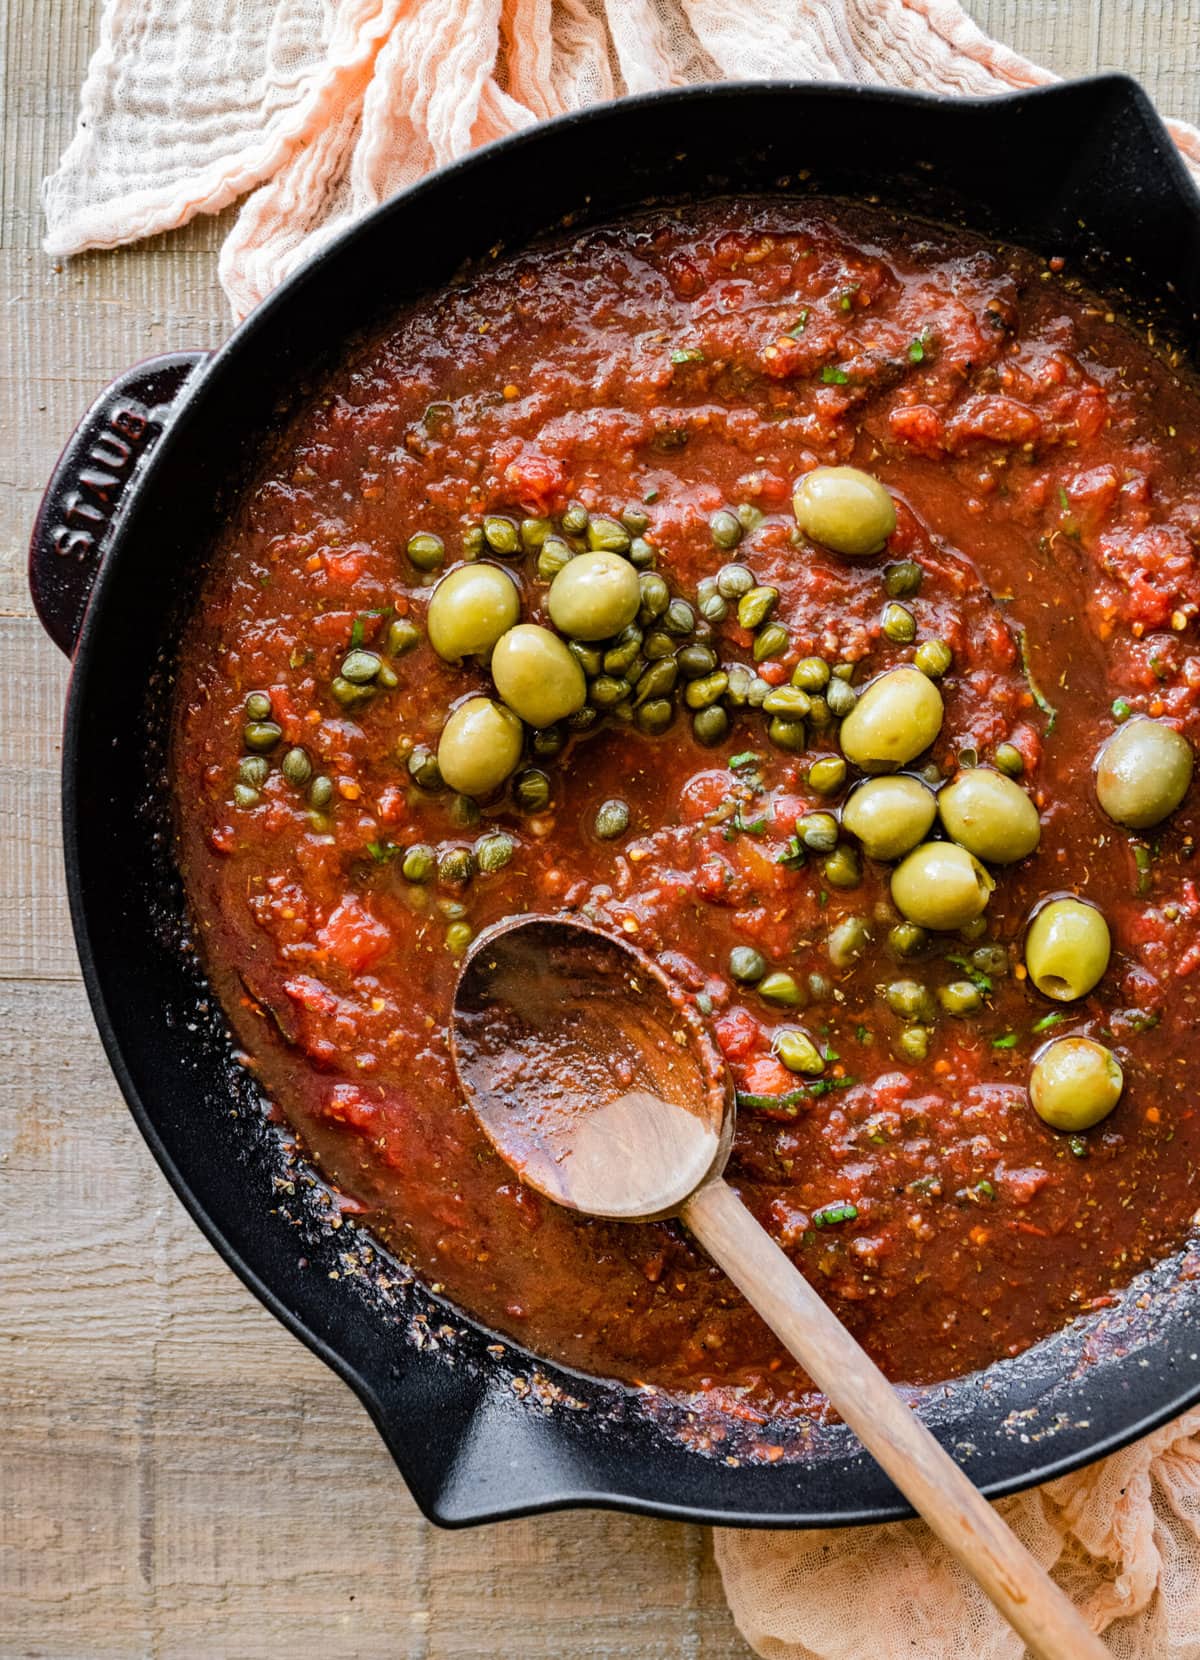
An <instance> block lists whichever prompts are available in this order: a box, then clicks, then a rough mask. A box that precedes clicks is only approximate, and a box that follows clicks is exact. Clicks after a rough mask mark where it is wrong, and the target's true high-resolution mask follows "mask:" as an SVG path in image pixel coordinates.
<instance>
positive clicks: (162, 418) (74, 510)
mask: <svg viewBox="0 0 1200 1660" xmlns="http://www.w3.org/2000/svg"><path fill="white" fill-rule="evenodd" d="M208 355H209V354H208V353H207V352H170V353H168V354H166V355H165V356H163V357H151V358H147V359H146V361H145V362H144V363H139V364H137V365H136V366H135V367H134V368H132V369H130V370H128V371H127V372H126V373H125V374H123V375H121V376H119V377H118V378H117V379H116V380H114V381H113V383H112V385H111V386H109V387H108V388H107V389H106V390H105V391H104V392H102V393H101V394H100V396H99V397H98V398H97V399H96V402H95V403H94V404H93V405H92V407H91V408H90V409H89V410H88V412H87V414H86V415H85V416H84V417H83V419H82V420H81V421H80V423H79V425H78V426H77V427H76V428H75V431H74V432H73V433H72V435H71V437H70V438H69V439H68V440H67V445H66V448H65V449H64V450H63V452H62V454H61V455H60V456H59V458H58V462H57V465H56V466H55V468H54V472H53V474H52V475H51V478H50V482H49V484H47V486H46V492H45V494H44V495H43V497H42V502H41V506H40V507H39V508H38V514H37V518H36V519H35V521H34V526H33V534H32V536H31V537H30V541H29V592H30V594H31V595H32V597H33V605H34V609H35V610H36V612H37V614H38V617H39V618H40V620H41V623H42V626H43V628H45V630H46V632H47V634H49V636H50V638H51V639H52V640H53V641H54V643H55V645H56V646H58V648H59V649H60V651H64V652H65V653H66V654H67V656H68V657H71V656H73V655H74V651H75V644H76V641H77V640H78V639H79V631H80V629H81V628H82V627H83V618H84V613H85V612H86V611H87V606H88V600H89V599H90V598H91V593H92V588H93V586H94V584H95V581H96V577H97V575H98V573H99V570H100V566H101V563H102V562H103V559H104V553H105V549H106V547H107V544H108V540H109V535H110V532H111V530H112V526H113V523H114V521H115V520H116V518H117V514H118V511H119V509H120V505H121V502H122V500H123V498H124V496H125V492H126V491H127V489H128V488H129V485H130V481H131V480H132V479H133V478H134V476H135V474H136V473H137V471H138V468H139V465H140V464H141V462H142V460H143V458H144V457H145V456H147V455H148V454H149V453H150V451H151V450H152V449H153V448H154V446H155V444H156V443H157V442H158V440H159V438H160V437H161V436H162V434H163V432H164V430H165V429H166V426H167V423H168V422H169V421H170V419H171V414H172V411H173V409H174V407H175V405H176V403H177V401H178V400H179V398H180V395H181V394H182V392H183V389H184V387H185V386H186V384H187V382H188V381H189V380H190V379H191V377H192V376H193V375H194V374H195V372H196V370H197V369H198V368H199V367H200V365H201V364H202V363H204V362H205V361H206V360H207V358H208Z"/></svg>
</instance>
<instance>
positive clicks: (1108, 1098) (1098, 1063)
mask: <svg viewBox="0 0 1200 1660" xmlns="http://www.w3.org/2000/svg"><path fill="white" fill-rule="evenodd" d="M1124 1087H1125V1076H1124V1073H1123V1072H1122V1071H1121V1067H1120V1065H1119V1063H1118V1061H1117V1057H1116V1056H1115V1055H1114V1054H1113V1053H1112V1051H1111V1050H1110V1049H1106V1048H1105V1047H1104V1045H1103V1044H1102V1043H1095V1042H1093V1041H1092V1039H1091V1038H1083V1037H1067V1038H1057V1039H1056V1040H1055V1041H1054V1042H1053V1043H1048V1044H1047V1045H1046V1047H1045V1048H1044V1049H1043V1050H1042V1051H1041V1053H1040V1054H1039V1055H1038V1056H1037V1058H1036V1060H1035V1061H1034V1063H1033V1069H1032V1071H1031V1072H1030V1074H1029V1098H1030V1100H1031V1101H1032V1102H1033V1110H1034V1112H1036V1113H1037V1115H1038V1117H1039V1118H1040V1119H1041V1120H1042V1121H1043V1123H1046V1124H1049V1125H1050V1126H1051V1127H1052V1128H1053V1129H1056V1130H1076V1131H1078V1130H1090V1129H1091V1128H1092V1126H1093V1124H1098V1123H1099V1122H1100V1120H1101V1119H1102V1118H1107V1117H1108V1115H1109V1113H1110V1112H1111V1111H1112V1110H1113V1108H1114V1107H1115V1106H1116V1104H1117V1102H1118V1101H1119V1100H1120V1099H1121V1091H1122V1090H1123V1089H1124Z"/></svg>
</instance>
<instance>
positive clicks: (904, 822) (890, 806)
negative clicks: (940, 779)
mask: <svg viewBox="0 0 1200 1660" xmlns="http://www.w3.org/2000/svg"><path fill="white" fill-rule="evenodd" d="M936 814H937V802H936V801H935V800H934V796H933V791H932V790H930V789H927V788H926V786H925V785H924V784H922V782H921V780H920V779H919V778H907V777H892V778H867V779H865V780H864V781H863V782H862V783H861V784H860V785H859V786H858V788H857V789H856V790H855V791H854V792H853V794H852V795H851V796H850V799H849V801H847V803H846V805H845V806H844V807H843V808H842V824H843V826H844V827H845V828H846V829H847V830H849V832H850V834H851V835H852V836H857V837H858V839H859V841H860V842H861V843H862V850H863V852H864V853H865V854H866V855H867V857H868V858H869V859H899V858H900V857H901V856H902V855H903V854H905V853H907V852H909V851H910V849H912V848H914V847H915V846H916V845H917V843H918V842H919V841H920V840H921V839H922V838H923V837H924V836H926V835H928V833H929V827H930V825H931V824H932V823H933V821H934V818H935V817H936Z"/></svg>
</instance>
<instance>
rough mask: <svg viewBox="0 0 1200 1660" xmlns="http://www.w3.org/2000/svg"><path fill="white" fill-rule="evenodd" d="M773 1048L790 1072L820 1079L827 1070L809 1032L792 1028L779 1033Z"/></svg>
mask: <svg viewBox="0 0 1200 1660" xmlns="http://www.w3.org/2000/svg"><path fill="white" fill-rule="evenodd" d="M761 989H762V988H761V986H760V987H759V990H760V991H761ZM772 1047H773V1049H774V1052H775V1054H776V1055H777V1056H778V1057H779V1059H780V1060H781V1061H782V1062H783V1064H784V1066H786V1067H787V1069H788V1071H789V1072H799V1073H802V1074H803V1076H804V1077H806V1078H819V1077H820V1075H821V1073H822V1072H824V1070H825V1060H824V1057H823V1056H822V1054H821V1051H820V1050H819V1049H818V1048H817V1046H816V1044H815V1043H814V1042H813V1040H812V1039H811V1038H810V1037H809V1035H808V1033H807V1032H801V1031H799V1030H797V1029H796V1028H795V1027H790V1028H789V1029H788V1030H787V1031H784V1032H780V1033H779V1035H778V1037H777V1038H776V1039H775V1042H774V1044H773V1045H772Z"/></svg>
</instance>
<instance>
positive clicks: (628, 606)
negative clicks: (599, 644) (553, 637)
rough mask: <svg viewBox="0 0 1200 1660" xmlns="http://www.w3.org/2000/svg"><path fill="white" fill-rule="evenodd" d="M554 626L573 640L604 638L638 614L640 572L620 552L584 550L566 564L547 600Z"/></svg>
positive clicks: (619, 629) (640, 596)
mask: <svg viewBox="0 0 1200 1660" xmlns="http://www.w3.org/2000/svg"><path fill="white" fill-rule="evenodd" d="M546 603H547V605H548V606H549V609H550V616H551V619H552V620H553V622H554V626H555V628H558V629H561V630H562V632H563V633H564V634H569V635H570V636H571V638H572V639H573V640H605V639H607V638H608V637H609V635H610V634H619V633H620V632H621V630H622V629H623V628H624V627H625V626H626V625H627V624H628V623H631V622H632V621H633V619H634V618H635V617H636V616H637V614H638V610H639V609H640V607H641V603H642V590H641V587H640V585H639V583H638V573H637V571H636V570H635V569H634V567H633V566H632V565H631V564H630V563H629V561H628V559H622V558H621V555H620V554H619V553H606V552H604V551H603V550H600V551H597V552H595V553H581V554H580V555H579V556H578V558H576V559H572V560H571V562H570V564H567V565H564V566H563V568H562V570H561V571H559V573H558V575H557V576H556V577H555V578H554V581H553V582H552V583H551V584H550V593H549V595H548V597H547V600H546Z"/></svg>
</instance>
